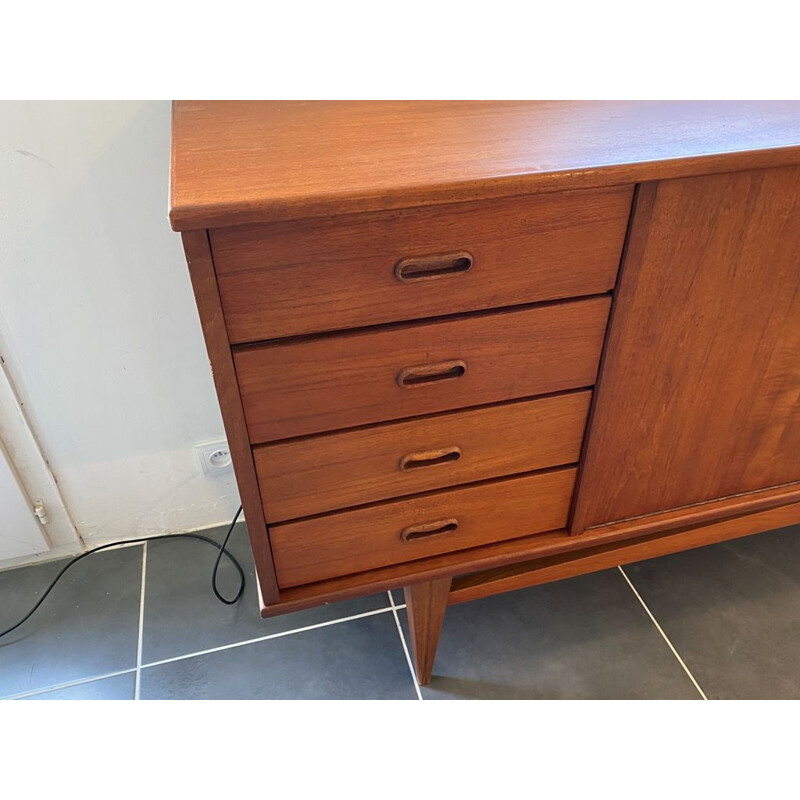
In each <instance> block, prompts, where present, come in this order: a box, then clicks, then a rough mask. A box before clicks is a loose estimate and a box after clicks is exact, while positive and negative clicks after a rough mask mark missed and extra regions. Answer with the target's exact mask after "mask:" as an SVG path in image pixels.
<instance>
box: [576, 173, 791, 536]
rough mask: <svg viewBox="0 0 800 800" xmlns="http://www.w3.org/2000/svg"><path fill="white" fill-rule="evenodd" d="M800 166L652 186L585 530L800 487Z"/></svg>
mask: <svg viewBox="0 0 800 800" xmlns="http://www.w3.org/2000/svg"><path fill="white" fill-rule="evenodd" d="M799 253H800V169H798V168H796V167H788V168H783V169H771V170H756V171H749V172H740V173H735V174H726V175H715V176H708V177H700V178H686V179H681V180H672V181H662V182H660V183H653V184H645V185H643V186H641V187H640V196H639V199H638V202H637V207H636V211H635V217H634V220H633V225H632V229H631V237H630V242H629V247H628V251H627V254H626V258H625V263H624V264H623V268H622V274H621V278H620V285H619V288H618V292H617V296H616V300H615V304H614V311H613V315H612V321H611V327H610V330H609V335H608V341H607V344H606V353H605V355H604V360H603V368H602V371H601V374H600V378H599V380H598V384H597V388H596V400H595V408H594V410H593V415H592V422H591V429H590V431H589V434H588V437H589V438H588V442H587V447H586V457H585V463H584V468H583V471H582V474H581V480H580V486H579V489H578V495H577V500H576V505H575V514H574V517H573V524H572V530H573V532H580V531H581V530H583V529H584V528H587V527H591V526H595V525H602V524H604V523H608V522H613V521H617V520H622V519H630V518H632V517H637V516H642V515H646V514H652V513H655V512H659V511H665V510H669V509H674V508H681V507H684V506H689V505H693V504H696V503H701V502H704V501H708V500H713V499H716V498H724V497H729V496H732V495H737V494H742V493H745V492H749V491H754V490H758V489H763V488H767V487H773V486H781V485H784V484H789V483H793V482H795V481H798V480H800V256H798V254H799Z"/></svg>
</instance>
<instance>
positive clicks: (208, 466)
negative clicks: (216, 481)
mask: <svg viewBox="0 0 800 800" xmlns="http://www.w3.org/2000/svg"><path fill="white" fill-rule="evenodd" d="M194 449H195V451H196V452H197V457H198V458H199V459H200V466H201V467H202V468H203V472H204V473H205V474H206V475H209V476H215V475H223V474H225V473H229V472H231V471H232V470H233V462H232V460H231V453H230V450H228V443H227V442H226V441H225V440H224V439H220V440H219V441H216V442H202V443H201V444H196V445H195V446H194Z"/></svg>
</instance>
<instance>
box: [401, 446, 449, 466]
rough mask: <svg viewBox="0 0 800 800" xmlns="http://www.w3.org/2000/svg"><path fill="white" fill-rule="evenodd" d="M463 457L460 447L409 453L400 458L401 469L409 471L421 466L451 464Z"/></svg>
mask: <svg viewBox="0 0 800 800" xmlns="http://www.w3.org/2000/svg"><path fill="white" fill-rule="evenodd" d="M459 458H461V450H460V449H459V448H458V447H445V448H443V449H441V450H428V451H427V452H425V453H409V454H408V455H407V456H403V457H402V458H401V459H400V469H402V470H403V471H404V472H408V471H409V470H412V469H419V468H420V467H435V466H437V465H438V464H449V463H450V462H451V461H458V459H459Z"/></svg>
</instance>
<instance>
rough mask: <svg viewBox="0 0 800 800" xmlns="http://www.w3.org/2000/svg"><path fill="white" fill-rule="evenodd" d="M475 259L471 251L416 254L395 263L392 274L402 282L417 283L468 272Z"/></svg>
mask: <svg viewBox="0 0 800 800" xmlns="http://www.w3.org/2000/svg"><path fill="white" fill-rule="evenodd" d="M474 262H475V259H474V258H473V257H472V254H471V253H467V252H466V251H460V252H458V253H446V254H444V255H440V256H416V257H413V258H404V259H401V260H400V261H398V262H397V264H395V267H394V276H395V278H397V280H399V281H402V282H403V283H417V282H418V281H429V280H432V279H434V278H446V277H447V276H448V275H461V274H463V273H464V272H469V271H470V270H471V269H472V265H473V263H474Z"/></svg>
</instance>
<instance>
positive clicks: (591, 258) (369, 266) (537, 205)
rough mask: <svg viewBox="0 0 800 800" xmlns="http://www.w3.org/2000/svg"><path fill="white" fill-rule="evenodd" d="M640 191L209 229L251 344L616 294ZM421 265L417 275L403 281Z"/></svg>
mask: <svg viewBox="0 0 800 800" xmlns="http://www.w3.org/2000/svg"><path fill="white" fill-rule="evenodd" d="M631 195H632V189H631V187H630V186H625V187H621V188H618V189H612V190H598V191H592V192H567V193H564V194H553V195H543V196H540V197H520V198H515V199H513V200H495V201H490V202H485V203H462V204H458V205H452V206H442V207H436V208H419V209H411V210H406V211H402V212H390V213H384V214H367V215H362V214H359V215H351V216H346V217H339V218H332V219H322V220H302V221H299V222H286V223H276V224H272V225H244V226H240V227H234V228H222V229H218V230H212V231H211V232H210V237H211V244H212V248H213V252H214V264H215V266H216V269H217V276H218V281H219V288H220V295H221V298H222V306H223V309H224V311H225V321H226V324H227V327H228V334H229V336H230V337H231V341H233V342H254V341H259V340H263V339H274V338H278V337H282V336H292V335H297V334H305V333H315V332H318V331H329V330H339V329H344V328H356V327H361V326H366V325H376V324H380V323H385V322H398V321H401V320H409V319H420V318H422V317H435V316H441V315H444V314H453V313H459V312H463V311H473V310H476V309H486V308H498V307H501V306H513V305H520V304H524V303H534V302H540V301H543V300H555V299H559V298H566V297H577V296H580V295H589V294H601V293H603V292H607V291H609V290H610V289H612V288H613V287H614V283H615V281H616V277H617V268H618V267H619V259H620V253H621V251H622V242H623V240H624V238H625V229H626V226H627V223H628V217H629V215H630V205H631ZM464 253H466V254H467V255H468V257H469V258H470V259H471V262H472V263H471V264H466V260H465V259H464V258H463V255H464ZM431 257H433V258H431ZM426 258H427V259H428V261H429V262H430V263H429V265H428V266H427V268H426V265H425V264H424V263H421V262H423V260H424V259H426ZM448 259H449V260H448ZM412 260H416V261H417V262H418V263H417V265H416V266H417V270H416V272H415V274H414V276H413V277H408V278H405V279H400V278H398V276H397V274H396V273H397V269H396V267H397V265H399V264H401V263H402V262H403V261H406V262H410V261H412ZM465 267H466V269H465Z"/></svg>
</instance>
